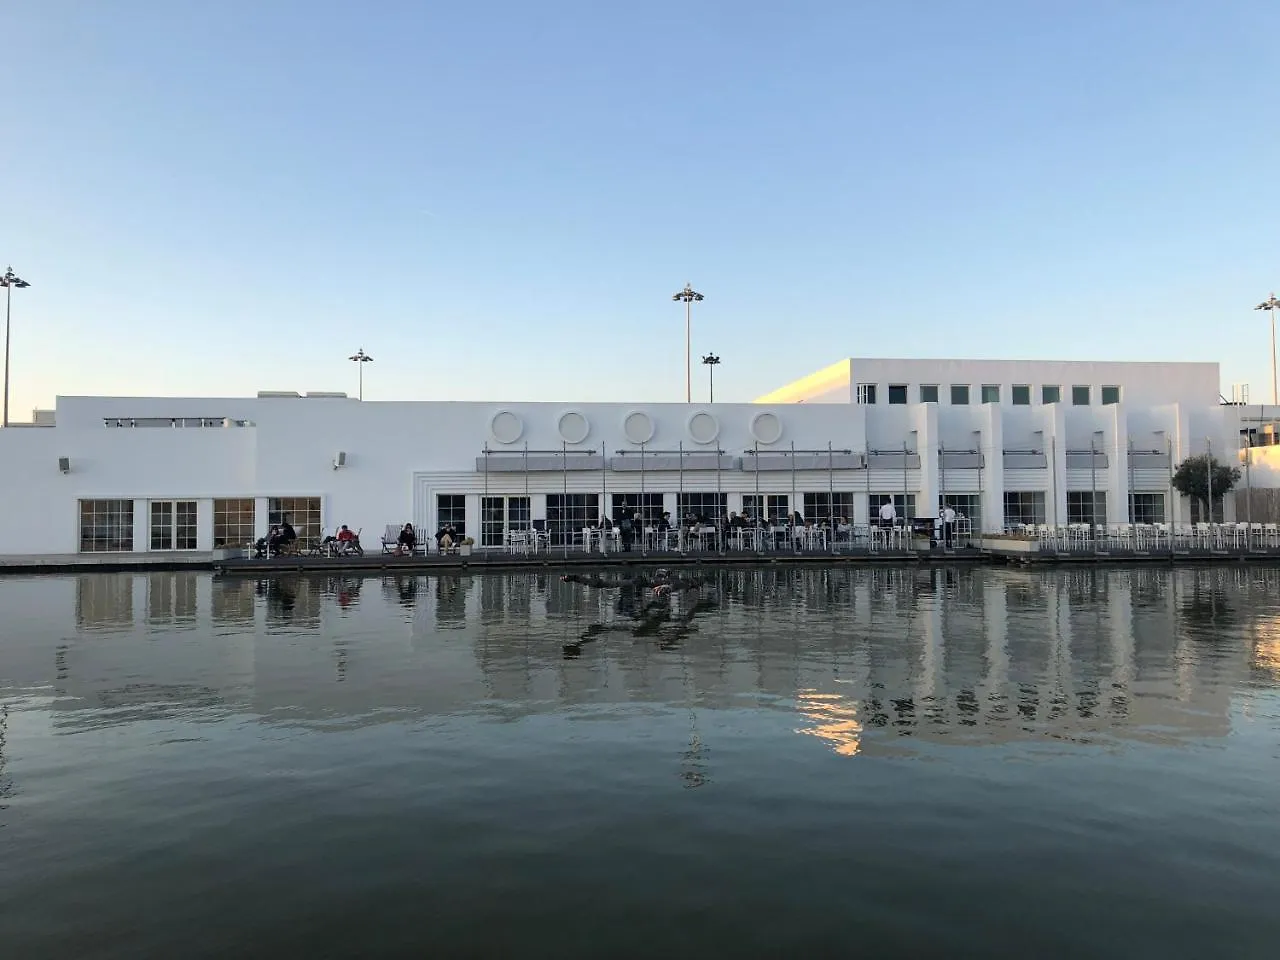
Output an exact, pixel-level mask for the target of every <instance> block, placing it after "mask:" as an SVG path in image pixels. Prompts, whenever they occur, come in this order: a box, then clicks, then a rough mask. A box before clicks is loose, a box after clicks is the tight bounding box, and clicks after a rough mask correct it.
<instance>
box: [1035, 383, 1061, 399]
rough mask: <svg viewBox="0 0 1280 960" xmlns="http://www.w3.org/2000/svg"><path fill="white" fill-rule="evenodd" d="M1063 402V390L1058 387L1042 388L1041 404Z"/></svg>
mask: <svg viewBox="0 0 1280 960" xmlns="http://www.w3.org/2000/svg"><path fill="white" fill-rule="evenodd" d="M1061 400H1062V388H1061V387H1057V386H1048V385H1046V386H1043V387H1041V388H1040V402H1041V403H1059V402H1060V401H1061Z"/></svg>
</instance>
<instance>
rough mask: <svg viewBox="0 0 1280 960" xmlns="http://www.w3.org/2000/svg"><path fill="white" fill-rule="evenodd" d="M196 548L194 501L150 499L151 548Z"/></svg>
mask: <svg viewBox="0 0 1280 960" xmlns="http://www.w3.org/2000/svg"><path fill="white" fill-rule="evenodd" d="M195 548H196V502H195V501H194V500H176V501H175V500H152V501H151V549H152V550H194V549H195Z"/></svg>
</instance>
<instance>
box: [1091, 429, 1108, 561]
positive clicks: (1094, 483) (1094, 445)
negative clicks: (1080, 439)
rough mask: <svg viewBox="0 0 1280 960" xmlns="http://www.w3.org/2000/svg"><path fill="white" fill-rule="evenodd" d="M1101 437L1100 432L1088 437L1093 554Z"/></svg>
mask: <svg viewBox="0 0 1280 960" xmlns="http://www.w3.org/2000/svg"><path fill="white" fill-rule="evenodd" d="M1101 436H1104V434H1103V432H1102V431H1101V430H1095V431H1093V433H1092V434H1090V436H1089V538H1090V539H1091V540H1092V541H1093V552H1094V553H1097V552H1098V437H1101ZM1108 466H1109V465H1108Z"/></svg>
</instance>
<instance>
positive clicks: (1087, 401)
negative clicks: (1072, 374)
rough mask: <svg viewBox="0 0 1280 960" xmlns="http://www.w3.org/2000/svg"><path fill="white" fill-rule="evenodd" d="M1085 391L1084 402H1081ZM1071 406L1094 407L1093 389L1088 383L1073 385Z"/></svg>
mask: <svg viewBox="0 0 1280 960" xmlns="http://www.w3.org/2000/svg"><path fill="white" fill-rule="evenodd" d="M1081 390H1083V391H1084V393H1083V396H1084V402H1083V403H1081V402H1080V397H1081V396H1082V394H1081V393H1080V391H1081ZM1071 405H1072V406H1073V407H1091V406H1093V387H1092V386H1090V385H1089V384H1087V383H1073V384H1072V385H1071Z"/></svg>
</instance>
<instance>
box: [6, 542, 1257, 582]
mask: <svg viewBox="0 0 1280 960" xmlns="http://www.w3.org/2000/svg"><path fill="white" fill-rule="evenodd" d="M1240 563H1280V549H1277V550H1267V551H1257V550H1251V551H1245V550H1233V551H1222V550H1215V551H1209V550H1203V551H1175V552H1173V553H1169V552H1159V553H1156V552H1151V553H1134V552H1127V553H1122V552H1115V551H1112V552H1105V551H1103V552H1097V553H1093V552H1081V551H1076V552H1071V553H1054V554H1048V553H1034V552H1032V553H1028V552H1025V551H1014V550H1007V551H1005V550H999V549H993V548H990V547H986V546H984V547H982V548H972V549H963V550H955V551H951V552H943V551H880V552H877V553H837V554H831V553H799V554H793V553H760V554H754V553H748V554H743V553H726V554H715V553H697V554H679V553H673V554H660V555H655V554H634V555H625V554H618V553H611V554H586V553H582V552H578V553H568V554H556V553H554V552H549V553H541V554H536V555H533V556H521V555H511V554H506V553H493V554H471V555H470V556H458V555H452V554H451V555H448V556H426V557H422V556H418V557H395V556H389V555H385V554H380V555H365V556H363V557H311V556H304V557H274V558H271V559H264V560H254V559H249V558H241V559H214V558H213V556H212V555H211V554H209V553H201V554H180V555H172V554H169V555H164V556H156V555H153V554H116V555H107V556H95V555H83V554H74V555H47V556H19V557H0V576H6V575H28V576H29V575H33V574H35V575H39V574H68V573H132V572H139V573H143V572H165V571H169V572H173V571H180V570H198V571H208V572H212V573H214V574H218V575H222V576H250V577H260V576H276V575H283V574H315V573H342V574H361V573H365V574H384V575H385V574H395V573H430V572H432V571H448V572H467V573H484V572H486V571H495V572H497V571H520V570H528V571H536V570H566V569H575V568H593V569H598V568H614V569H626V568H630V567H635V568H650V569H651V568H656V567H700V566H717V567H770V566H774V567H776V566H788V567H822V566H871V565H877V564H879V565H893V566H903V565H911V566H916V565H927V566H938V565H947V564H962V565H966V566H971V565H983V566H1018V567H1033V566H1036V567H1050V566H1153V565H1164V566H1187V565H1192V566H1205V565H1213V564H1240Z"/></svg>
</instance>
